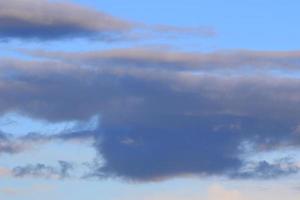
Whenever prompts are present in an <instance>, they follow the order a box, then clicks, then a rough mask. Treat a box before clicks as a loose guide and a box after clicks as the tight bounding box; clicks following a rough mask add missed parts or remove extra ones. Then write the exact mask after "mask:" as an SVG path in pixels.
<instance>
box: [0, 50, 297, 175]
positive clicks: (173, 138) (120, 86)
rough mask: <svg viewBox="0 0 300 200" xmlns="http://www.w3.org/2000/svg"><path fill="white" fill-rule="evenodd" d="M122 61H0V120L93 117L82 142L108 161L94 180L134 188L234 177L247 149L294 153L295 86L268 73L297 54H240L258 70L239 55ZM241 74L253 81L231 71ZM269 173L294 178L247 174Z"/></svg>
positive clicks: (133, 54) (112, 55) (145, 56)
mask: <svg viewBox="0 0 300 200" xmlns="http://www.w3.org/2000/svg"><path fill="white" fill-rule="evenodd" d="M125 52H126V51H121V52H120V51H119V50H117V51H108V52H102V53H97V54H94V53H91V52H88V53H78V54H76V53H70V54H69V53H63V52H61V53H59V54H55V53H54V54H51V53H46V54H47V56H46V58H47V59H44V60H40V59H39V60H35V58H32V60H31V61H24V60H20V59H5V60H4V59H3V62H1V66H0V72H1V75H0V93H1V98H0V113H3V114H4V113H7V112H19V113H22V114H24V115H27V116H30V117H32V118H39V119H45V120H48V121H50V122H58V121H69V120H84V119H89V118H90V117H92V116H95V115H98V116H99V119H100V120H99V127H98V128H97V129H96V130H94V131H92V132H88V133H87V134H92V135H93V137H94V138H95V143H94V147H95V149H96V150H97V153H98V154H99V157H101V158H102V159H103V160H104V164H102V165H100V166H98V167H97V168H96V169H95V171H94V173H93V174H94V176H99V177H103V176H104V177H122V178H125V179H127V180H134V181H154V180H161V179H164V178H169V177H174V176H184V175H197V176H208V175H230V174H232V173H235V172H236V173H238V172H240V171H241V169H242V168H243V167H244V166H245V165H246V164H247V163H248V158H247V156H244V155H246V154H245V153H247V151H248V150H249V149H251V150H252V151H256V152H263V151H267V150H277V149H280V148H285V147H289V146H293V147H298V146H299V137H300V135H299V131H298V129H299V128H298V127H299V117H300V110H299V109H300V108H299V103H300V93H299V87H300V80H299V79H298V77H296V76H282V75H281V74H276V73H275V74H274V73H273V70H274V69H278V68H280V69H283V70H284V69H289V68H290V65H287V66H285V65H279V64H278V63H277V61H278V60H280V61H282V63H289V64H291V65H292V64H293V63H294V62H295V59H298V53H297V52H286V53H283V52H277V53H276V52H273V53H270V52H256V53H253V52H250V53H249V54H246V57H251V56H252V57H251V58H254V60H252V59H245V57H244V54H240V53H235V54H229V55H228V57H227V56H226V55H224V54H222V55H224V56H223V57H221V58H224V59H220V60H218V59H215V58H219V56H218V55H219V54H218V53H216V54H211V55H205V54H203V55H202V54H191V55H190V54H188V53H183V52H177V53H176V54H172V53H169V52H162V53H161V54H153V52H151V51H150V52H148V51H143V52H139V51H131V50H128V52H127V53H125ZM35 55H41V54H35ZM49 55H50V56H49ZM60 55H62V56H60ZM212 55H213V56H212ZM43 56H45V55H43ZM39 58H40V57H39ZM43 58H45V57H43ZM118 58H119V59H118ZM70 60H71V61H70ZM203 60H204V61H205V62H202V61H203ZM236 60H242V61H243V62H234V61H236ZM210 62H211V63H210ZM232 62H233V63H234V64H232ZM266 62H267V63H268V65H267V66H265V67H264V69H263V70H262V71H260V72H259V73H257V71H256V70H257V69H260V68H261V66H262V65H263V63H266ZM221 66H224V68H223V69H221ZM295 66H296V65H294V66H293V68H295ZM245 67H246V68H249V70H250V71H251V73H248V74H243V73H240V71H238V70H237V71H235V70H232V69H235V68H245ZM224 69H225V70H224ZM293 70H296V68H295V69H293ZM73 134H74V135H75V136H76V134H77V133H73ZM71 135H72V133H71ZM71 135H69V137H70V136H71ZM77 136H78V134H77ZM79 136H80V134H79ZM265 169H272V170H275V171H276V170H281V171H280V173H279V174H280V175H282V174H285V173H286V174H290V173H288V172H291V171H289V170H293V171H292V172H295V173H296V172H297V171H298V169H297V168H293V169H292V168H282V165H278V164H276V163H275V164H270V163H267V162H264V161H261V162H260V163H258V165H257V166H256V167H254V168H253V171H250V172H247V173H251V176H253V177H255V175H252V174H253V173H256V174H259V173H263V170H265ZM275 174H276V173H275Z"/></svg>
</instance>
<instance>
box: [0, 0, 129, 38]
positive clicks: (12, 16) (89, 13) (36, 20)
mask: <svg viewBox="0 0 300 200" xmlns="http://www.w3.org/2000/svg"><path fill="white" fill-rule="evenodd" d="M131 27H132V25H131V23H129V22H126V21H124V20H121V19H117V18H115V17H112V16H110V15H108V14H105V13H102V12H100V11H97V10H94V9H91V8H87V7H84V6H81V5H78V4H75V3H71V2H66V1H61V2H59V1H48V0H11V1H5V0H1V1H0V36H1V37H2V38H23V39H40V40H50V39H57V38H73V37H86V36H87V37H95V38H97V37H99V38H100V39H102V40H111V39H113V37H119V36H120V35H122V34H123V32H124V31H128V30H130V29H131Z"/></svg>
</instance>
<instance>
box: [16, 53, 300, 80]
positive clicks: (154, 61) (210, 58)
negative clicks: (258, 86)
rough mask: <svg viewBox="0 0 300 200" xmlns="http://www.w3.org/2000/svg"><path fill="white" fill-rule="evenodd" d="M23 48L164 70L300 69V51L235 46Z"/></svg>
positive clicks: (89, 62)
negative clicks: (214, 48) (227, 48)
mask: <svg viewBox="0 0 300 200" xmlns="http://www.w3.org/2000/svg"><path fill="white" fill-rule="evenodd" d="M20 52H22V53H25V54H27V55H31V56H37V57H42V58H47V59H53V60H62V61H64V62H67V63H71V64H74V63H75V64H76V63H77V64H81V65H85V66H93V67H99V68H101V69H103V68H105V67H107V68H109V69H111V68H117V69H119V71H122V69H123V70H124V69H125V68H126V69H127V68H136V69H141V70H146V69H148V70H150V69H157V70H160V71H163V70H166V71H190V72H202V73H216V72H217V73H219V74H225V73H227V74H229V75H257V74H258V73H268V74H271V75H276V74H277V75H281V76H283V75H287V74H288V72H293V71H296V72H297V71H299V67H298V62H299V61H300V52H298V51H291V52H280V51H278V52H276V51H253V50H231V51H225V50H224V51H217V52H211V53H201V52H192V53H191V52H182V51H177V50H172V49H167V50H166V49H151V48H125V49H113V50H106V51H91V52H73V53H70V52H53V51H45V50H26V49H20Z"/></svg>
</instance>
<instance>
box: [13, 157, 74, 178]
mask: <svg viewBox="0 0 300 200" xmlns="http://www.w3.org/2000/svg"><path fill="white" fill-rule="evenodd" d="M72 169H73V164H72V163H69V162H66V161H58V166H50V165H46V164H41V163H38V164H34V165H32V164H30V165H25V166H17V167H15V168H13V169H12V175H13V176H15V177H20V178H23V177H36V178H53V179H64V178H68V177H70V174H69V173H70V171H71V170H72Z"/></svg>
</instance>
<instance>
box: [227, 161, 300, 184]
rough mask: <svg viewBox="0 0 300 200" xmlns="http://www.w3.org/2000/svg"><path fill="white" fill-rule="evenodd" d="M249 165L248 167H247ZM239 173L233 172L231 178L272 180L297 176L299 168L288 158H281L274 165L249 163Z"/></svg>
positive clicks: (262, 162) (264, 162) (263, 162)
mask: <svg viewBox="0 0 300 200" xmlns="http://www.w3.org/2000/svg"><path fill="white" fill-rule="evenodd" d="M249 165H250V166H249ZM244 168H246V169H243V170H241V171H240V172H234V174H233V175H232V177H233V178H241V179H253V178H258V179H264V180H266V179H274V178H278V177H282V176H288V175H293V174H297V173H298V172H299V169H300V168H299V166H297V164H295V163H293V162H292V161H291V160H290V158H283V159H280V160H278V161H276V162H275V163H269V162H267V161H260V162H258V163H255V162H254V163H253V162H252V163H250V164H248V165H246V166H245V167H244Z"/></svg>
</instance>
